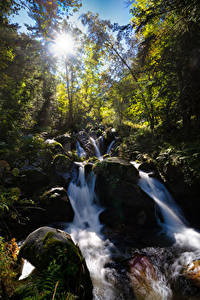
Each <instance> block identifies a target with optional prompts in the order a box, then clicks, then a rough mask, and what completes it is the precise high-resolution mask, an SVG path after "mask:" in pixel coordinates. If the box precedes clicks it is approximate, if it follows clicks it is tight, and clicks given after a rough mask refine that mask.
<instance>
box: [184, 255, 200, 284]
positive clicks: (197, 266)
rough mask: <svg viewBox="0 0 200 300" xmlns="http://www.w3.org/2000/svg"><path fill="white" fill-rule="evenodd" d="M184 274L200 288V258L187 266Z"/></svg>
mask: <svg viewBox="0 0 200 300" xmlns="http://www.w3.org/2000/svg"><path fill="white" fill-rule="evenodd" d="M183 275H184V276H185V278H187V279H189V280H190V281H191V282H192V283H193V284H194V285H195V286H197V287H199V288H200V260H195V261H193V262H192V263H191V264H190V265H188V266H186V267H185V268H184V270H183Z"/></svg>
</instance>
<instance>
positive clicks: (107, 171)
mask: <svg viewBox="0 0 200 300" xmlns="http://www.w3.org/2000/svg"><path fill="white" fill-rule="evenodd" d="M93 171H94V173H95V174H96V175H99V176H103V177H104V178H105V179H106V181H108V182H109V183H110V184H117V182H119V181H126V182H130V183H137V181H138V179H139V172H138V170H137V169H136V168H135V167H134V166H133V165H132V164H130V163H129V162H128V161H125V160H123V159H121V158H118V157H108V158H106V159H105V160H103V161H98V162H97V163H96V164H95V165H94V167H93Z"/></svg>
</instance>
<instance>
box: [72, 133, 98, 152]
mask: <svg viewBox="0 0 200 300" xmlns="http://www.w3.org/2000/svg"><path fill="white" fill-rule="evenodd" d="M76 139H77V140H78V141H79V143H80V145H81V147H83V149H84V150H85V151H86V153H87V155H88V157H91V156H95V149H94V146H93V145H92V143H91V140H90V136H89V135H88V134H87V133H86V132H85V131H79V132H78V133H77V134H76Z"/></svg>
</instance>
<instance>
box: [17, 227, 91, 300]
mask: <svg viewBox="0 0 200 300" xmlns="http://www.w3.org/2000/svg"><path fill="white" fill-rule="evenodd" d="M19 258H24V259H27V260H28V261H29V262H30V263H31V264H32V265H33V266H35V267H36V270H37V271H38V272H40V273H41V272H42V273H41V274H44V273H46V276H47V277H48V276H49V270H51V272H53V274H54V277H53V278H51V280H54V281H55V285H56V283H57V282H59V285H62V286H63V288H64V289H65V291H69V292H70V293H73V295H76V296H78V299H82V300H89V299H92V282H91V279H90V275H89V271H88V269H87V266H86V263H85V260H84V258H83V256H82V254H81V252H80V249H79V248H78V246H76V245H75V244H74V243H73V241H72V239H71V237H70V235H69V234H67V233H66V232H64V231H61V230H58V229H54V228H51V227H41V228H39V229H37V230H35V231H34V232H32V233H31V234H30V235H29V236H28V237H27V238H26V240H25V242H24V244H23V245H22V247H21V249H20V252H19ZM52 267H53V268H52ZM51 276H52V275H51ZM55 285H54V287H55Z"/></svg>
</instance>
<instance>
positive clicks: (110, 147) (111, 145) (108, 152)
mask: <svg viewBox="0 0 200 300" xmlns="http://www.w3.org/2000/svg"><path fill="white" fill-rule="evenodd" d="M114 143H115V140H113V141H112V142H111V143H110V145H109V146H108V149H107V151H106V154H110V151H111V149H112V147H113V145H114Z"/></svg>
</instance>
